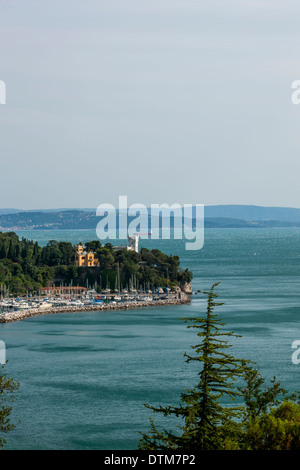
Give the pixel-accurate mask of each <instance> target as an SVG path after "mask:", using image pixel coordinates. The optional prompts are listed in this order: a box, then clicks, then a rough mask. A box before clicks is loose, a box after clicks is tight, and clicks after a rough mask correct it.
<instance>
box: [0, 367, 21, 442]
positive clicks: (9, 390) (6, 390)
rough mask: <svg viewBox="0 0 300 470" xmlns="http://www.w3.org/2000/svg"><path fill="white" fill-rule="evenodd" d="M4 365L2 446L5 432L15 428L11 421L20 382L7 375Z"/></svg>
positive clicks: (0, 391) (0, 383) (0, 417)
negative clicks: (13, 404)
mask: <svg viewBox="0 0 300 470" xmlns="http://www.w3.org/2000/svg"><path fill="white" fill-rule="evenodd" d="M4 367H5V366H4V365H2V366H1V367H0V447H4V444H5V443H6V439H5V438H4V434H7V433H8V432H9V431H11V430H12V429H14V428H15V424H13V423H12V422H11V413H12V406H11V405H12V403H13V402H14V400H15V398H16V392H18V390H19V386H20V384H19V383H18V382H15V381H14V380H13V379H11V378H9V377H7V375H6V374H5V373H4V372H3V371H4Z"/></svg>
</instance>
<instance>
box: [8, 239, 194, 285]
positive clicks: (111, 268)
mask: <svg viewBox="0 0 300 470" xmlns="http://www.w3.org/2000/svg"><path fill="white" fill-rule="evenodd" d="M85 245H86V248H87V250H90V251H94V252H95V253H96V255H97V257H98V258H99V259H100V268H99V270H98V269H95V268H78V267H77V266H75V265H74V256H75V254H74V247H73V245H72V244H71V243H69V242H64V241H63V242H58V241H56V240H50V241H49V242H48V243H47V245H46V246H44V247H41V246H40V245H39V244H38V243H37V242H33V241H31V240H27V239H25V238H22V239H19V237H18V236H17V235H16V234H15V233H14V232H7V233H1V232H0V285H1V291H2V293H4V292H6V293H7V291H8V290H9V292H10V293H11V294H24V293H26V292H37V291H39V290H41V289H42V288H43V287H46V286H48V285H54V284H57V285H59V284H60V283H65V284H69V283H73V285H76V284H79V285H83V286H85V283H86V281H88V283H89V285H93V284H94V283H95V281H96V282H97V286H98V289H100V287H102V288H106V287H107V286H108V287H110V288H111V289H115V288H117V287H118V285H119V286H120V287H121V288H122V287H123V288H125V287H137V288H149V289H152V288H157V287H158V286H161V287H167V286H168V287H173V286H175V285H180V284H181V283H184V282H190V281H191V279H192V274H191V272H190V271H188V270H187V269H185V270H182V269H181V268H180V260H179V257H178V256H172V255H170V256H168V255H166V254H164V253H162V252H161V251H159V250H155V249H154V250H151V251H150V250H148V249H146V248H142V249H141V251H140V253H135V252H132V251H127V250H120V251H115V250H114V249H113V246H112V245H111V244H109V243H107V244H106V245H105V246H102V245H101V243H100V242H99V240H96V241H92V242H88V243H86V244H85Z"/></svg>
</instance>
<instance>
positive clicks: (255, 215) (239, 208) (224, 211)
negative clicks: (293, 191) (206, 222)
mask: <svg viewBox="0 0 300 470" xmlns="http://www.w3.org/2000/svg"><path fill="white" fill-rule="evenodd" d="M205 217H210V218H211V217H212V218H219V217H226V218H228V217H229V218H231V219H242V220H250V221H258V220H259V221H267V220H269V221H271V220H276V221H289V222H300V209H295V208H290V207H262V206H244V205H224V206H205Z"/></svg>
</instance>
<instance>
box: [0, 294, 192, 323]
mask: <svg viewBox="0 0 300 470" xmlns="http://www.w3.org/2000/svg"><path fill="white" fill-rule="evenodd" d="M189 302H190V297H189V296H188V295H186V294H184V293H182V294H181V299H175V298H172V299H161V300H148V301H132V302H117V303H107V304H106V303H103V304H99V305H95V304H91V305H83V306H72V305H68V306H65V307H49V308H43V309H42V308H30V309H27V310H17V311H14V312H7V313H3V314H0V323H10V322H14V321H19V320H24V319H25V318H29V317H33V316H36V315H46V314H48V315H49V314H57V313H73V312H91V311H93V312H96V311H106V310H133V309H139V308H145V307H147V308H148V307H164V306H167V305H181V304H187V303H189Z"/></svg>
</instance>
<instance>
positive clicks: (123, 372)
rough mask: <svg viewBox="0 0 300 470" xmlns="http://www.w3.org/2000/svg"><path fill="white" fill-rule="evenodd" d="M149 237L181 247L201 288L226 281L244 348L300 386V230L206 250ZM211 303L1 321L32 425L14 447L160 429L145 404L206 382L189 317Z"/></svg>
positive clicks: (230, 236) (235, 237) (124, 440)
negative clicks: (197, 364) (188, 359)
mask: <svg viewBox="0 0 300 470" xmlns="http://www.w3.org/2000/svg"><path fill="white" fill-rule="evenodd" d="M18 234H19V236H25V237H26V238H29V239H33V240H37V241H38V242H39V243H40V244H42V245H43V244H45V243H47V241H48V240H50V239H56V240H67V241H71V242H72V243H76V242H78V241H82V242H86V241H88V240H94V239H96V236H95V231H93V230H91V231H51V232H49V231H34V232H28V231H26V232H18ZM142 243H143V246H146V247H148V248H153V247H156V248H158V249H160V250H162V251H164V252H166V253H169V254H170V253H172V254H174V255H175V254H178V255H179V256H180V258H181V264H182V267H188V268H189V269H191V270H192V271H193V273H194V279H193V290H194V291H196V290H197V289H204V290H205V289H209V288H210V286H211V284H212V283H214V282H217V281H221V284H220V286H219V288H218V292H219V294H220V300H221V301H224V302H225V305H224V306H222V307H220V308H219V314H220V315H221V316H222V319H223V320H224V321H225V322H226V323H227V328H228V329H230V330H234V331H235V332H236V333H238V334H241V335H242V338H239V339H236V340H235V341H234V349H232V352H233V353H234V354H235V355H236V356H237V357H243V358H245V359H252V360H253V361H255V362H257V364H258V365H259V366H260V368H261V370H262V372H263V375H264V376H266V377H267V378H272V377H273V376H274V375H276V377H277V378H278V379H279V380H280V382H281V384H282V385H283V386H285V387H286V388H288V389H289V390H291V391H292V390H300V365H298V366H297V365H295V364H293V363H292V361H291V354H292V352H293V350H292V348H291V344H292V342H293V341H294V340H296V339H300V229H225V230H222V229H218V230H213V229H211V230H207V231H206V233H205V244H204V248H203V249H202V250H201V251H199V252H193V251H185V249H184V242H183V241H180V240H176V241H174V240H171V241H166V240H163V241H157V240H156V241H148V240H143V242H142ZM204 309H205V301H204V300H203V298H202V297H200V296H199V295H198V296H193V301H192V303H191V304H190V305H183V306H176V307H174V306H170V307H165V308H153V309H144V310H135V311H119V312H105V313H94V312H85V313H75V314H74V313H72V314H71V313H69V314H57V315H44V316H39V317H33V318H29V319H27V320H24V321H21V322H16V323H11V324H6V325H0V339H1V340H3V341H5V343H6V346H7V359H8V361H9V362H8V364H7V367H6V369H7V373H8V375H9V376H11V377H13V378H15V379H16V380H18V381H19V382H20V384H21V388H20V393H19V396H18V400H17V402H16V403H15V405H14V413H13V418H14V420H15V421H17V420H19V419H20V423H19V424H18V425H17V428H16V429H15V430H14V431H13V432H11V433H10V434H8V436H7V446H6V448H7V449H112V450H113V449H120V450H122V449H136V447H137V443H138V440H139V438H140V435H139V431H146V430H148V429H149V426H148V416H149V410H147V409H145V407H144V406H143V404H144V403H150V404H153V405H158V404H162V405H164V404H174V405H175V404H178V403H179V398H180V392H181V391H182V390H183V389H184V388H186V387H189V386H193V385H194V384H195V383H196V380H197V371H196V370H195V368H194V367H193V366H192V365H191V364H186V363H185V361H184V357H183V353H184V352H185V351H188V352H191V351H189V349H190V345H192V344H195V343H196V337H195V333H194V332H193V331H191V330H187V329H186V328H185V324H184V322H183V321H182V320H180V319H181V318H182V317H186V316H191V315H192V316H193V315H195V314H198V313H199V312H203V311H204ZM160 419H161V418H160V417H159V416H157V419H156V422H158V423H159V422H160ZM169 424H170V421H167V427H168V426H169Z"/></svg>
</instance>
